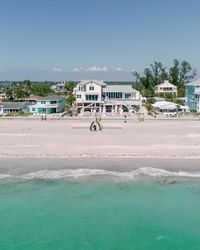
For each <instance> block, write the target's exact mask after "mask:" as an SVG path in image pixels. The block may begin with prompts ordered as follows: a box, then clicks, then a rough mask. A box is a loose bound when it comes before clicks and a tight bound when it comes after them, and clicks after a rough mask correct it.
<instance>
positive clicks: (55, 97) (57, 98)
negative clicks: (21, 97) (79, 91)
mask: <svg viewBox="0 0 200 250" xmlns="http://www.w3.org/2000/svg"><path fill="white" fill-rule="evenodd" d="M65 99H66V97H65V96H63V95H49V96H45V97H40V98H39V99H38V100H39V101H62V100H65Z"/></svg>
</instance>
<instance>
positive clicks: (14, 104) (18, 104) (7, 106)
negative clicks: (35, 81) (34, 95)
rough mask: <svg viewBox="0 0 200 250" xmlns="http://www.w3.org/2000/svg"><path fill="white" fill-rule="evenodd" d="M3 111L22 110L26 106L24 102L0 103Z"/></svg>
mask: <svg viewBox="0 0 200 250" xmlns="http://www.w3.org/2000/svg"><path fill="white" fill-rule="evenodd" d="M2 106H3V108H4V109H19V110H20V109H23V108H24V107H26V106H28V103H26V102H4V103H2Z"/></svg>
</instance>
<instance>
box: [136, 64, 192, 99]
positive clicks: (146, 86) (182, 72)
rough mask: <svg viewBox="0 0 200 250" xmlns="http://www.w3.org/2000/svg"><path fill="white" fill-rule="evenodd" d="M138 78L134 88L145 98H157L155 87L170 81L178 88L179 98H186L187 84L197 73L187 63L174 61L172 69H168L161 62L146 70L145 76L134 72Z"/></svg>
mask: <svg viewBox="0 0 200 250" xmlns="http://www.w3.org/2000/svg"><path fill="white" fill-rule="evenodd" d="M132 74H133V76H134V77H135V78H136V82H135V83H134V84H133V88H135V89H137V90H139V91H140V93H141V94H142V95H143V96H146V97H153V96H155V93H154V87H155V86H156V85H158V84H161V83H163V82H164V80H169V81H170V82H171V83H172V84H174V85H176V86H177V88H178V96H179V97H183V96H185V83H187V82H190V81H192V80H193V79H194V77H195V76H196V71H195V70H193V69H192V67H191V65H190V64H189V63H188V62H186V61H182V62H180V61H178V60H177V59H175V60H174V61H173V65H172V67H170V68H169V69H167V67H165V66H163V64H162V63H161V62H156V61H155V62H154V63H153V64H151V65H150V67H149V68H145V69H144V73H143V75H140V74H139V73H138V72H137V71H134V72H132Z"/></svg>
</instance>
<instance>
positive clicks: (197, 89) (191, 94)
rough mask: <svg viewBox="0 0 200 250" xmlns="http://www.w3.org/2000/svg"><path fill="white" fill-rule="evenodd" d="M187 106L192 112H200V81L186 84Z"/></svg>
mask: <svg viewBox="0 0 200 250" xmlns="http://www.w3.org/2000/svg"><path fill="white" fill-rule="evenodd" d="M186 98H187V106H188V107H189V110H190V111H197V112H199V111H200V105H199V103H200V80H196V81H194V82H190V83H188V84H186Z"/></svg>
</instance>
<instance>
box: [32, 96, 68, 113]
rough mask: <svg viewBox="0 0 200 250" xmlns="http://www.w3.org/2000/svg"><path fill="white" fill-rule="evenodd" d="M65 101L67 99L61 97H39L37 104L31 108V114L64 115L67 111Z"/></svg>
mask: <svg viewBox="0 0 200 250" xmlns="http://www.w3.org/2000/svg"><path fill="white" fill-rule="evenodd" d="M65 99H66V97H65V96H61V95H50V96H46V97H39V98H37V99H36V103H35V104H33V105H30V106H29V112H30V113H35V114H41V113H46V114H53V113H62V112H64V111H65Z"/></svg>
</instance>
